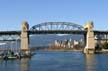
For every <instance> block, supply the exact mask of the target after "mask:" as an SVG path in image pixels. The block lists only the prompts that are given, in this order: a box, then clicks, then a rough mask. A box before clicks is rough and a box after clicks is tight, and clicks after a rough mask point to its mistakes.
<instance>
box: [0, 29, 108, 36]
mask: <svg viewBox="0 0 108 71" xmlns="http://www.w3.org/2000/svg"><path fill="white" fill-rule="evenodd" d="M28 33H29V34H86V33H87V31H85V30H37V31H32V30H28ZM94 33H95V34H108V31H100V30H94ZM20 34H21V31H0V35H20Z"/></svg>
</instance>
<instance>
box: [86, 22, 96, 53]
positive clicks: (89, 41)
mask: <svg viewBox="0 0 108 71" xmlns="http://www.w3.org/2000/svg"><path fill="white" fill-rule="evenodd" d="M84 28H85V30H87V34H86V46H85V48H84V53H89V54H90V53H95V39H94V32H93V22H88V23H87V24H85V25H84Z"/></svg>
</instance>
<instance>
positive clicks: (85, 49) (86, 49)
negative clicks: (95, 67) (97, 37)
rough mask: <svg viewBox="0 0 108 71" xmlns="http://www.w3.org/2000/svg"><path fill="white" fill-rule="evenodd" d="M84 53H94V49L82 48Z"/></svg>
mask: <svg viewBox="0 0 108 71" xmlns="http://www.w3.org/2000/svg"><path fill="white" fill-rule="evenodd" d="M84 53H87V54H94V53H95V49H93V48H92V49H91V48H84Z"/></svg>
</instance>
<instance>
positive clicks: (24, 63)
mask: <svg viewBox="0 0 108 71" xmlns="http://www.w3.org/2000/svg"><path fill="white" fill-rule="evenodd" d="M29 60H30V59H29V58H23V59H21V65H20V66H21V71H29Z"/></svg>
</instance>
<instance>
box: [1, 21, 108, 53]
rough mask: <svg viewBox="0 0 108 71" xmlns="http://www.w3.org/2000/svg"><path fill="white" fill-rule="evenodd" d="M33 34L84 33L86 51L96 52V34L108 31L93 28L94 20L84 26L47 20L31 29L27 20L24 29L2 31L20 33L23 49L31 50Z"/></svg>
mask: <svg viewBox="0 0 108 71" xmlns="http://www.w3.org/2000/svg"><path fill="white" fill-rule="evenodd" d="M33 34H82V35H84V37H85V38H86V39H85V40H86V47H85V48H86V49H85V53H94V49H95V45H94V37H95V36H94V35H106V36H107V35H108V31H103V30H93V22H88V23H87V24H86V25H84V27H82V26H80V25H78V24H74V23H70V22H45V23H41V24H37V25H34V26H33V27H31V28H30V29H29V24H28V23H27V22H23V23H22V30H19V31H0V36H1V35H19V36H20V39H21V50H22V51H25V50H27V51H28V50H29V35H33ZM106 38H107V37H106ZM5 40H6V39H5ZM91 45H92V46H91Z"/></svg>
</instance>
